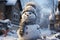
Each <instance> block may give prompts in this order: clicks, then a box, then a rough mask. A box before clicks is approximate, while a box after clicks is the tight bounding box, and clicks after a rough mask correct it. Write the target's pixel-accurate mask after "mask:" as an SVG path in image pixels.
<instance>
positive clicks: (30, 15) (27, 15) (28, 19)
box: [22, 12, 36, 22]
mask: <svg viewBox="0 0 60 40" xmlns="http://www.w3.org/2000/svg"><path fill="white" fill-rule="evenodd" d="M22 19H24V20H25V21H26V22H31V21H34V20H35V19H36V15H35V14H34V13H32V12H24V14H23V15H22Z"/></svg>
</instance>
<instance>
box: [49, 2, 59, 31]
mask: <svg viewBox="0 0 60 40" xmlns="http://www.w3.org/2000/svg"><path fill="white" fill-rule="evenodd" d="M52 19H53V20H52ZM50 29H51V30H55V31H60V2H59V4H58V8H57V11H56V12H55V14H54V18H53V17H51V19H50Z"/></svg>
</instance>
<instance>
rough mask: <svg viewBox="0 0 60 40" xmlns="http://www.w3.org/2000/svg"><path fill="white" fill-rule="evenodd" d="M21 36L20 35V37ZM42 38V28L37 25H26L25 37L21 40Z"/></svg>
mask: <svg viewBox="0 0 60 40" xmlns="http://www.w3.org/2000/svg"><path fill="white" fill-rule="evenodd" d="M19 36H20V35H19ZM38 38H40V27H39V25H37V24H34V25H26V26H25V31H24V35H23V37H21V36H20V40H22V39H23V40H36V39H38Z"/></svg>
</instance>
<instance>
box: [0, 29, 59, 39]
mask: <svg viewBox="0 0 60 40" xmlns="http://www.w3.org/2000/svg"><path fill="white" fill-rule="evenodd" d="M58 35H60V33H56V34H51V31H50V30H49V29H41V37H42V38H43V36H46V40H60V39H58V38H56V37H57V36H58ZM43 39H44V38H43ZM0 40H18V36H17V33H16V31H15V30H12V31H10V32H8V35H7V36H6V37H3V36H0ZM38 40H42V39H38Z"/></svg>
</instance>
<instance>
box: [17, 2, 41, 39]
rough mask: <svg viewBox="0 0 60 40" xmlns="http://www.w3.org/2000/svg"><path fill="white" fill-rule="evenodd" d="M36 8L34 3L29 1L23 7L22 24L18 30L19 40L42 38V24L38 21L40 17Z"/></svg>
mask: <svg viewBox="0 0 60 40" xmlns="http://www.w3.org/2000/svg"><path fill="white" fill-rule="evenodd" d="M36 8H37V7H36V5H35V4H34V3H32V2H29V3H27V5H26V6H25V8H24V9H23V11H22V16H21V17H22V18H21V21H20V26H19V29H18V30H17V35H18V38H19V40H37V39H38V38H40V33H41V32H40V26H39V23H36V22H37V19H38V15H37V14H38V13H37V11H36Z"/></svg>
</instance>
